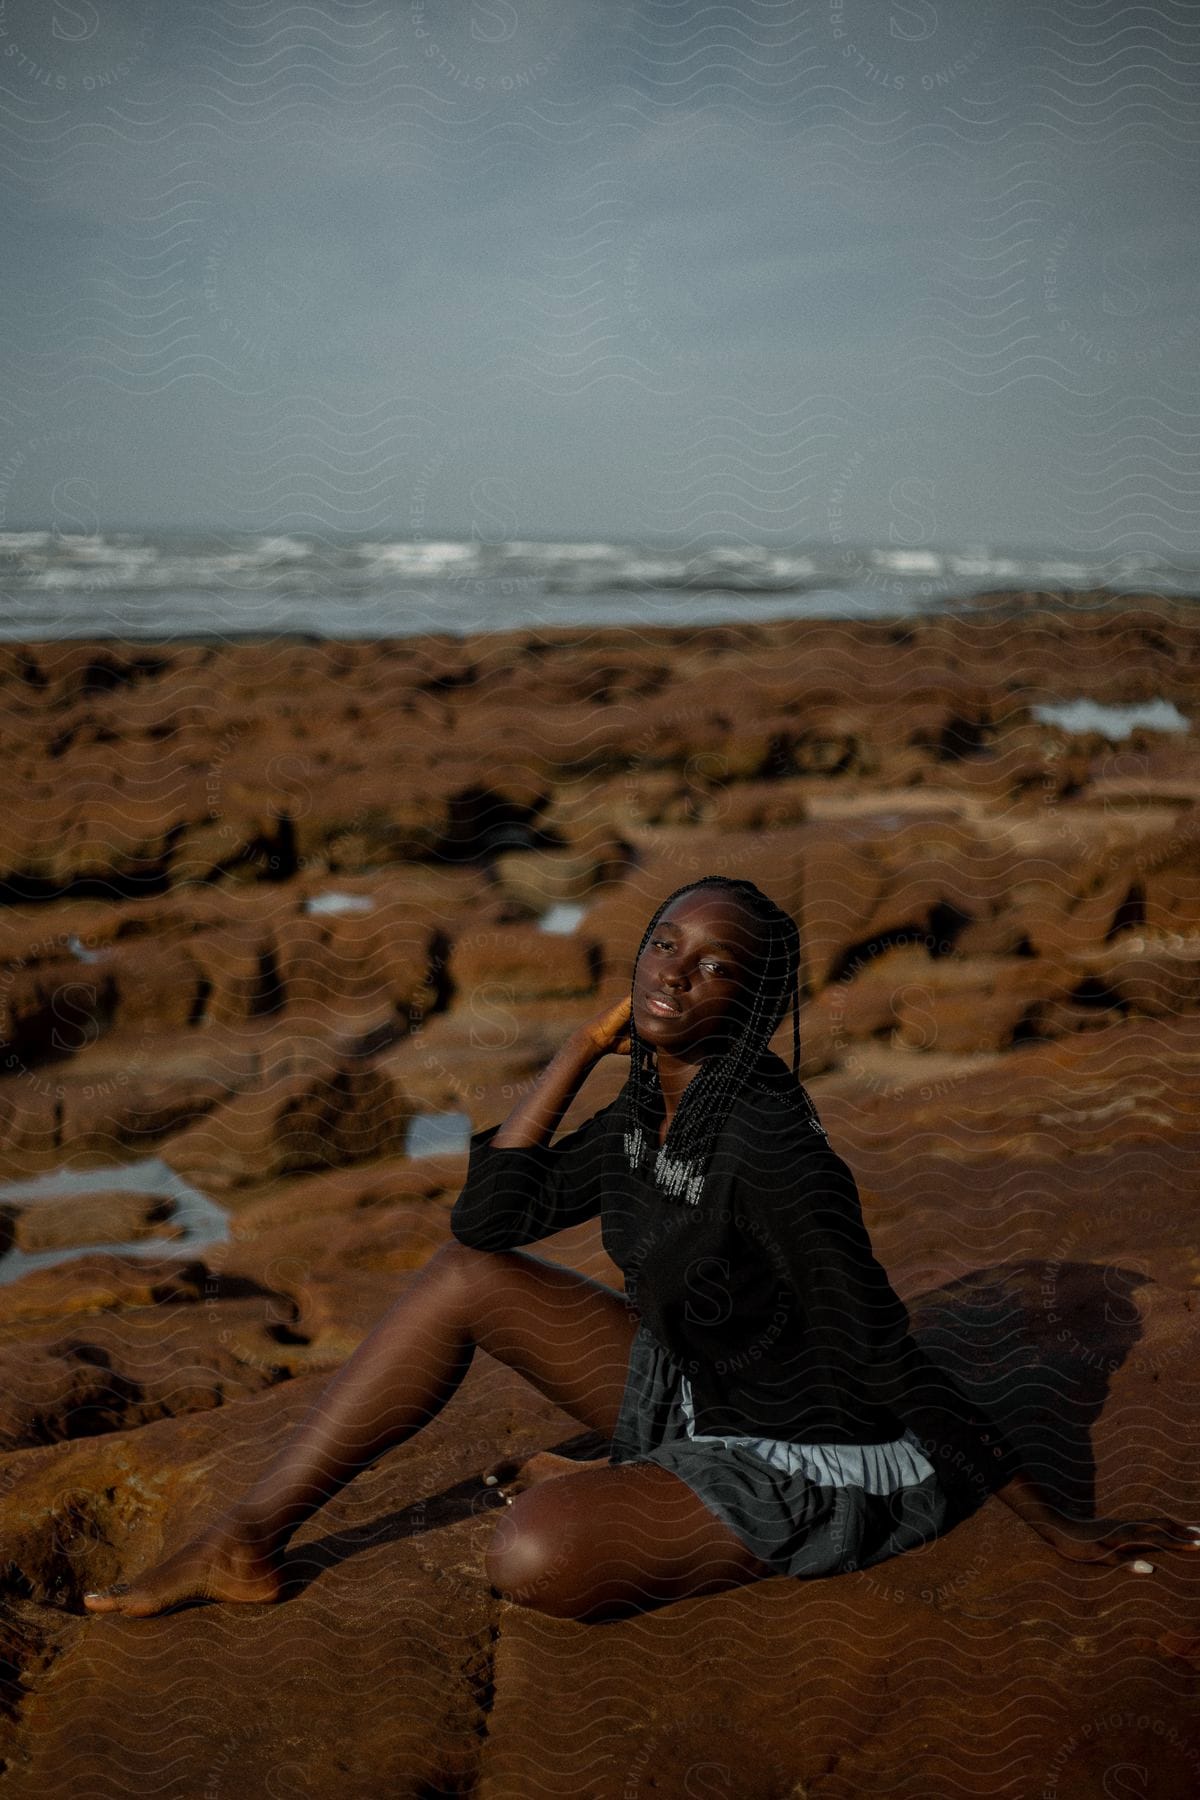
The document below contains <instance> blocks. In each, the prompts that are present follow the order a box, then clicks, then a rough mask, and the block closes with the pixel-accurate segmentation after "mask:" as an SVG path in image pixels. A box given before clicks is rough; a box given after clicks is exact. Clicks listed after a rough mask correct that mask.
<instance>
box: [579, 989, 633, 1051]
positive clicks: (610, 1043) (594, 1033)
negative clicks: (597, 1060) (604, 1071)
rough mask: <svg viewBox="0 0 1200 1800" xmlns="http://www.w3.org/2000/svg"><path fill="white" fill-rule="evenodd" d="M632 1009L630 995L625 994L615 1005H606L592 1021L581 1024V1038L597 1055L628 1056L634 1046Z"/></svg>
mask: <svg viewBox="0 0 1200 1800" xmlns="http://www.w3.org/2000/svg"><path fill="white" fill-rule="evenodd" d="M631 1011H632V1004H631V1001H630V997H629V995H628V994H625V995H623V997H622V998H621V999H620V1000H618V1001H617V1002H616V1004H615V1006H606V1007H605V1009H604V1011H603V1012H602V1013H600V1014H599V1015H598V1016H597V1017H596V1018H595V1019H592V1020H591V1021H590V1023H588V1024H587V1025H582V1026H580V1028H579V1036H580V1038H581V1040H582V1041H583V1042H584V1043H585V1044H586V1045H587V1047H588V1049H589V1050H590V1051H591V1052H592V1053H593V1054H594V1055H596V1056H609V1055H612V1056H628V1055H629V1053H630V1051H631V1050H632V1048H633V1041H632V1039H631V1038H630V1035H629V1029H628V1027H629V1014H630V1012H631Z"/></svg>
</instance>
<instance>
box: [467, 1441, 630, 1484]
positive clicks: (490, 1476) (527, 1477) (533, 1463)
mask: <svg viewBox="0 0 1200 1800" xmlns="http://www.w3.org/2000/svg"><path fill="white" fill-rule="evenodd" d="M607 1467H608V1458H607V1456H597V1457H593V1458H592V1459H591V1461H590V1462H581V1461H580V1460H579V1458H578V1457H574V1456H557V1455H556V1454H555V1453H554V1451H553V1450H535V1451H534V1453H533V1455H532V1456H527V1457H526V1458H525V1460H524V1462H520V1463H515V1462H502V1463H497V1464H496V1466H495V1468H493V1469H491V1470H489V1472H488V1473H487V1474H486V1475H485V1476H484V1483H485V1485H486V1486H487V1487H495V1488H498V1489H499V1490H500V1492H501V1493H503V1494H505V1495H512V1494H520V1493H523V1492H524V1490H525V1489H526V1488H531V1487H537V1485H538V1483H539V1482H542V1481H553V1480H554V1479H555V1478H556V1477H557V1476H559V1475H576V1474H578V1472H579V1470H580V1469H606V1468H607Z"/></svg>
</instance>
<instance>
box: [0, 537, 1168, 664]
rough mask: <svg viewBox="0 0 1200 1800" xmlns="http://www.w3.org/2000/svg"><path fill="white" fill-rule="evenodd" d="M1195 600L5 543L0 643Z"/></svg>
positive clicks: (1026, 578) (652, 558)
mask: <svg viewBox="0 0 1200 1800" xmlns="http://www.w3.org/2000/svg"><path fill="white" fill-rule="evenodd" d="M1099 587H1105V588H1108V589H1110V590H1113V591H1115V592H1141V593H1147V592H1153V593H1163V594H1192V595H1195V594H1200V564H1198V563H1194V562H1186V563H1185V562H1181V561H1179V560H1177V559H1176V560H1172V559H1170V558H1167V557H1162V556H1155V555H1153V554H1151V553H1145V554H1137V553H1133V554H1123V555H1121V556H1119V557H1100V556H1096V557H1086V556H1075V555H1069V554H1060V555H1054V554H1049V553H1046V552H1006V551H1004V552H1002V551H997V550H994V549H990V548H987V547H984V546H967V547H964V548H961V549H958V550H944V549H939V550H929V549H908V548H904V547H900V546H895V545H889V546H863V547H848V546H846V545H830V546H825V547H820V546H818V547H816V548H811V547H809V548H804V549H801V550H789V549H781V548H778V547H772V546H768V545H762V544H736V545H724V546H722V545H717V546H711V547H707V548H704V549H681V548H678V547H674V548H672V547H664V546H663V545H647V544H633V543H622V542H607V541H595V542H585V543H560V542H534V541H515V540H514V541H511V542H496V543H492V542H481V541H480V540H479V539H477V538H461V539H456V538H452V537H447V538H440V539H417V540H414V539H405V538H397V539H394V540H393V539H389V538H386V537H380V536H375V537H371V538H347V537H333V536H330V535H328V534H325V535H315V534H313V535H309V534H305V533H302V532H301V533H288V534H275V535H269V534H263V533H251V532H198V531H190V532H189V531H163V530H155V531H106V532H96V533H93V534H91V535H82V534H70V533H63V532H58V531H51V530H28V531H4V532H0V603H2V604H0V638H3V639H5V640H7V641H9V642H13V641H16V642H20V641H22V640H35V639H44V638H94V637H120V638H159V639H164V638H168V639H169V638H195V637H210V636H211V637H219V638H231V637H241V636H246V635H251V636H260V635H271V634H273V633H305V634H311V635H314V636H317V637H330V638H381V637H404V636H410V635H413V634H416V633H424V632H448V633H451V634H453V635H456V636H465V635H467V634H469V633H476V632H486V631H507V630H511V629H515V628H526V627H531V626H539V625H545V626H571V625H642V626H650V625H708V624H721V623H727V622H729V621H733V620H741V619H754V620H759V619H780V618H827V619H853V618H862V619H869V618H881V617H888V616H894V615H896V614H908V613H917V612H930V611H937V610H939V609H941V608H943V607H945V606H946V605H947V604H948V603H950V602H952V601H955V600H958V599H961V598H964V597H966V596H970V595H973V594H978V593H980V592H986V591H989V590H992V589H1010V588H1053V589H1063V590H1067V591H1077V592H1086V591H1088V590H1093V589H1096V588H1099Z"/></svg>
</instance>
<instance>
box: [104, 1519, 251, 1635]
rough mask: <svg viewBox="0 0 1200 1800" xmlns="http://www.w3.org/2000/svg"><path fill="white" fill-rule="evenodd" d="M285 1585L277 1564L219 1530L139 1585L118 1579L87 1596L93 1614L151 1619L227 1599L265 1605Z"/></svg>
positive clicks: (154, 1570) (141, 1578)
mask: <svg viewBox="0 0 1200 1800" xmlns="http://www.w3.org/2000/svg"><path fill="white" fill-rule="evenodd" d="M282 1587H283V1581H282V1578H281V1576H280V1575H279V1572H278V1570H277V1569H276V1567H275V1564H274V1561H273V1560H272V1559H271V1558H269V1557H267V1556H263V1555H261V1554H260V1553H259V1552H257V1551H255V1550H252V1549H250V1548H248V1547H247V1546H246V1545H245V1544H244V1543H239V1542H238V1540H237V1539H236V1538H233V1537H231V1536H229V1535H228V1534H227V1533H225V1532H221V1531H218V1530H216V1529H214V1530H212V1531H207V1532H204V1533H202V1534H201V1536H199V1537H196V1538H193V1539H192V1540H191V1542H190V1543H187V1544H185V1545H184V1546H183V1548H182V1550H177V1551H176V1552H175V1554H174V1556H168V1557H166V1558H164V1560H163V1561H162V1562H160V1563H156V1564H155V1565H154V1567H153V1568H152V1569H148V1570H147V1571H146V1573H145V1574H144V1575H140V1576H139V1577H138V1579H137V1580H136V1581H118V1582H117V1583H116V1585H115V1586H113V1587H110V1588H105V1589H104V1591H103V1592H102V1593H93V1594H85V1595H84V1596H83V1604H84V1605H85V1606H86V1607H87V1609H88V1611H89V1612H93V1613H104V1612H119V1613H125V1614H126V1615H127V1616H128V1617H129V1618H132V1619H144V1618H148V1617H149V1616H150V1615H151V1614H152V1613H160V1612H167V1611H168V1610H169V1609H170V1608H171V1607H174V1606H182V1605H185V1604H186V1603H187V1602H189V1601H196V1600H227V1601H231V1602H233V1603H234V1604H235V1605H242V1606H262V1605H265V1604H267V1603H269V1602H270V1601H272V1600H278V1598H279V1594H280V1590H281V1588H282Z"/></svg>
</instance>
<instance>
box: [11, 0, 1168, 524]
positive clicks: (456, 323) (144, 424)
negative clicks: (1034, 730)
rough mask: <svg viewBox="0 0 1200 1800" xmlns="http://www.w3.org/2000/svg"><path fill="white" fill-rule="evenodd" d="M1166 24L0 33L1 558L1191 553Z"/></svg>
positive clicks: (1108, 10)
mask: <svg viewBox="0 0 1200 1800" xmlns="http://www.w3.org/2000/svg"><path fill="white" fill-rule="evenodd" d="M1198 156H1200V8H1198V7H1196V6H1194V5H1186V4H1173V5H1161V6H1158V5H1156V6H1140V7H1137V8H1127V7H1125V6H1123V5H1121V4H1118V3H1117V0H1056V4H1054V5H1053V6H1046V5H1044V4H1043V5H1038V4H1033V3H1026V0H970V3H969V4H967V3H966V0H962V3H961V4H958V5H952V4H950V0H905V3H904V4H900V0H891V3H890V4H889V0H872V3H871V4H870V5H867V4H865V0H820V3H818V4H792V3H790V0H743V4H741V5H738V6H725V5H719V4H713V3H712V0H636V3H634V4H624V3H622V0H603V3H599V0H590V3H585V0H544V3H543V0H460V3H458V4H454V3H451V0H447V3H445V4H441V5H438V4H435V0H424V3H422V0H394V3H388V4H382V3H380V0H339V3H337V4H330V3H329V0H323V3H322V4H320V5H304V4H298V5H292V4H279V3H278V0H222V3H219V4H218V3H211V4H210V3H207V0H181V3H180V4H179V5H177V6H175V7H168V6H167V5H165V4H163V3H162V0H4V3H3V5H0V186H2V198H0V208H2V210H3V215H4V216H3V220H2V233H3V235H2V242H3V245H4V249H3V255H2V258H0V330H2V339H3V343H4V357H5V365H6V375H5V379H4V382H3V387H2V390H0V432H2V434H3V445H2V447H0V528H13V527H17V526H23V525H30V524H54V525H56V526H57V527H58V528H59V529H63V530H71V529H87V528H93V527H95V526H97V525H98V526H101V527H103V526H115V525H132V526H138V525H144V526H149V525H196V526H200V525H206V526H213V527H217V528H225V527H253V528H256V529H264V530H289V531H303V530H308V531H312V532H317V533H322V532H327V531H361V532H364V533H369V534H379V533H387V534H393V535H398V536H406V535H411V534H419V535H422V536H425V537H429V536H432V535H435V534H436V533H438V532H446V533H449V534H453V533H455V532H469V531H472V530H474V531H477V532H478V531H480V530H486V531H487V532H488V534H489V535H492V536H497V537H500V536H505V537H518V538H519V537H522V536H530V537H547V536H549V537H567V538H572V537H618V538H639V537H660V536H668V537H679V538H683V539H689V540H699V539H701V538H709V539H711V538H724V539H729V540H733V541H737V540H743V539H749V540H766V541H768V542H770V541H778V542H781V543H782V542H791V543H808V542H813V541H819V542H829V541H831V540H832V541H834V542H841V541H859V540H872V541H876V540H882V541H890V542H893V543H901V544H910V543H911V544H917V543H922V544H925V543H928V544H945V545H951V544H962V543H988V544H998V545H1006V546H1013V547H1019V546H1029V547H1036V546H1043V547H1064V548H1066V547H1070V548H1079V549H1087V550H1091V551H1110V550H1111V551H1119V550H1121V549H1125V548H1143V549H1152V550H1157V551H1160V552H1164V553H1186V552H1189V551H1190V552H1193V553H1194V552H1195V551H1196V550H1197V548H1200V543H1198V529H1197V512H1196V508H1195V505H1194V500H1195V495H1196V469H1197V461H1198V454H1197V453H1198V449H1200V382H1198V378H1197V364H1196V344H1197V337H1198V333H1197V325H1198V323H1200V260H1198V258H1197V256H1196V243H1197V241H1198V237H1200V234H1198V231H1197V226H1198V224H1200V218H1198V214H1200V182H1197V179H1196V175H1197V164H1198Z"/></svg>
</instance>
